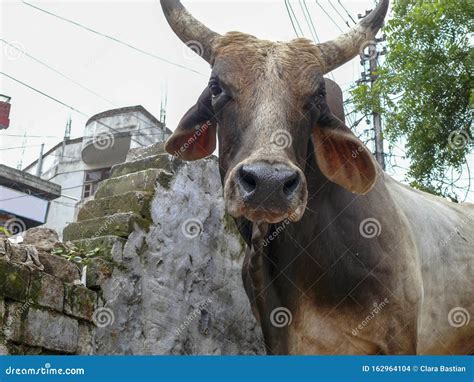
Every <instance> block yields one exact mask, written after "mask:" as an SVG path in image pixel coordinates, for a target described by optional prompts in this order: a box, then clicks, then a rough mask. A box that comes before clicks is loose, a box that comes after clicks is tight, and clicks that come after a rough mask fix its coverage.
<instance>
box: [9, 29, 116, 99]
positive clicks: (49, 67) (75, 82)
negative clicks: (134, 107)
mask: <svg viewBox="0 0 474 382" xmlns="http://www.w3.org/2000/svg"><path fill="white" fill-rule="evenodd" d="M0 41H2V42H3V43H4V44H6V45H8V46H10V47H12V48H14V49H16V50H18V51H19V52H21V53H22V54H24V55H25V56H27V57H29V58H30V59H32V60H33V61H35V62H37V63H38V64H40V65H43V66H44V67H46V68H48V69H50V70H52V71H53V72H54V73H56V74H58V75H60V76H61V77H63V78H65V79H67V80H68V81H71V82H72V83H74V84H76V85H77V86H79V87H80V88H82V89H84V90H86V91H87V92H89V93H91V94H93V95H95V96H96V97H99V98H100V99H102V100H104V101H106V102H107V103H109V104H111V105H114V106H116V105H115V104H114V102H113V101H110V100H109V99H107V98H105V97H103V96H101V95H100V94H99V93H97V92H95V91H94V90H92V89H89V88H88V87H86V86H84V85H82V84H81V83H79V82H77V81H76V80H74V79H73V78H71V77H69V76H67V75H65V74H64V73H61V72H60V71H59V70H58V69H56V68H53V67H52V66H51V65H49V64H47V63H46V62H44V61H41V60H40V59H38V58H36V57H34V56H32V55H31V54H29V53H28V52H26V51H25V50H24V49H20V48H18V47H17V46H15V45H14V44H11V43H9V42H8V41H6V40H4V39H2V38H0Z"/></svg>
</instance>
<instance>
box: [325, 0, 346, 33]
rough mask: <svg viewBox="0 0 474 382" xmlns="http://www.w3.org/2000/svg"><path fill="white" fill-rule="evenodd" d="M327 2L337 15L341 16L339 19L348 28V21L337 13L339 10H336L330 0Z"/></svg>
mask: <svg viewBox="0 0 474 382" xmlns="http://www.w3.org/2000/svg"><path fill="white" fill-rule="evenodd" d="M328 2H329V5H330V6H331V7H332V8H333V9H334V10H335V11H336V13H337V14H338V15H339V17H340V18H341V20H342V21H343V22H344V23H345V24H346V25H347V26H348V27H349V28H350V25H349V23H348V21H347V20H346V19H345V18H344V17H343V16H342V15H341V14H340V13H339V11H338V10H337V8H336V7H335V6H334V4H333V3H332V2H331V0H328Z"/></svg>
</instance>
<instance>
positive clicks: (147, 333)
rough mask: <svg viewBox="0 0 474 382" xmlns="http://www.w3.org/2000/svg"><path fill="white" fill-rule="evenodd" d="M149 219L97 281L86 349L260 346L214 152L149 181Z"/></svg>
mask: <svg viewBox="0 0 474 382" xmlns="http://www.w3.org/2000/svg"><path fill="white" fill-rule="evenodd" d="M104 191H105V190H104ZM151 218H152V222H151V224H150V227H149V229H148V230H145V229H143V228H140V226H136V228H135V230H134V231H133V232H132V233H131V234H130V236H129V237H128V240H127V241H126V242H125V244H124V246H123V251H121V252H120V251H116V252H115V254H114V256H113V261H114V262H116V263H118V264H119V265H118V266H115V267H114V269H113V272H112V275H111V276H110V277H109V278H106V279H105V280H103V281H101V285H100V287H101V300H102V304H103V305H104V307H103V308H102V309H103V310H102V311H101V313H103V316H102V319H103V321H101V318H100V317H99V315H97V319H98V321H101V322H100V323H99V325H98V326H99V327H98V328H97V330H96V335H95V348H94V353H95V354H261V353H263V352H264V349H263V342H262V337H261V331H260V328H259V326H258V325H257V323H256V321H255V319H254V317H253V315H252V312H251V310H250V305H249V302H248V300H247V297H246V295H245V292H244V289H243V285H242V279H241V275H240V272H241V265H242V261H243V252H244V248H245V244H244V242H243V241H242V240H241V238H240V235H239V234H238V232H237V230H236V228H235V225H234V222H233V221H232V219H231V218H229V217H228V216H227V215H226V214H225V212H224V201H223V198H222V189H221V184H220V178H219V175H218V165H217V161H216V159H215V158H211V159H207V160H203V161H198V162H193V163H182V164H181V165H180V166H179V168H178V169H177V170H176V172H175V174H174V175H173V177H172V179H171V180H170V182H167V183H163V182H157V183H156V189H155V195H154V198H153V200H152V202H151ZM99 310H100V308H99Z"/></svg>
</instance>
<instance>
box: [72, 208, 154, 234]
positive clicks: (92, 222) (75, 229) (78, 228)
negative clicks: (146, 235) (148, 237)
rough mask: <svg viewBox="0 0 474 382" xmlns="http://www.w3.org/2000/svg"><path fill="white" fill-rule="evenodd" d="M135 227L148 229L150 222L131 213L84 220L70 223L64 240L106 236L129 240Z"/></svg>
mask: <svg viewBox="0 0 474 382" xmlns="http://www.w3.org/2000/svg"><path fill="white" fill-rule="evenodd" d="M135 225H138V226H140V227H142V228H144V229H147V228H148V227H149V225H150V222H149V221H147V220H145V219H143V218H142V217H140V216H138V215H137V214H134V213H131V212H127V213H117V214H114V215H111V216H104V217H101V218H95V219H88V220H83V221H80V222H76V223H70V224H69V225H68V226H67V227H66V228H64V231H63V240H64V241H68V240H69V241H74V240H80V239H87V238H98V237H99V236H106V235H112V236H118V237H123V238H127V237H128V235H130V233H131V232H132V231H133V230H134V229H135Z"/></svg>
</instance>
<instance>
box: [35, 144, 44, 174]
mask: <svg viewBox="0 0 474 382" xmlns="http://www.w3.org/2000/svg"><path fill="white" fill-rule="evenodd" d="M43 151H44V143H42V144H41V149H40V155H39V157H38V162H37V163H36V176H37V177H39V178H40V177H41V172H42V170H43Z"/></svg>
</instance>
